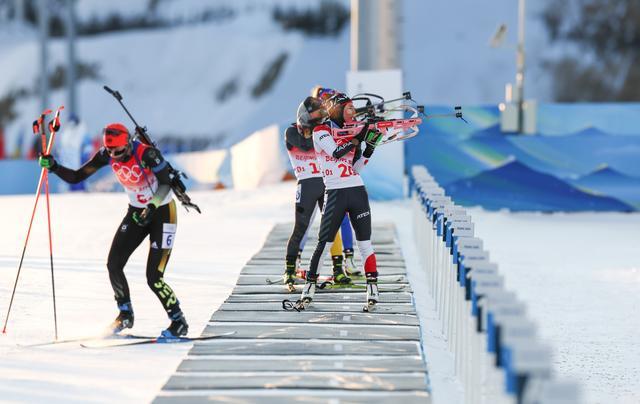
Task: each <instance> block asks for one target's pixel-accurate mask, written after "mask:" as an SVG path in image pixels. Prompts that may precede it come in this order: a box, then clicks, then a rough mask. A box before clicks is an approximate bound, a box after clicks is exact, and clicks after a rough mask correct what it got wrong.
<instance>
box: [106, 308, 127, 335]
mask: <svg viewBox="0 0 640 404" xmlns="http://www.w3.org/2000/svg"><path fill="white" fill-rule="evenodd" d="M118 309H120V313H119V314H118V317H116V319H115V320H113V323H111V326H109V330H110V332H111V333H113V334H118V333H119V332H120V331H122V330H124V329H125V328H131V327H133V307H132V306H131V303H124V304H119V305H118Z"/></svg>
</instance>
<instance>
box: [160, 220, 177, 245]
mask: <svg viewBox="0 0 640 404" xmlns="http://www.w3.org/2000/svg"><path fill="white" fill-rule="evenodd" d="M176 228H177V226H176V224H175V223H163V224H162V248H165V249H171V248H173V241H174V239H175V236H176Z"/></svg>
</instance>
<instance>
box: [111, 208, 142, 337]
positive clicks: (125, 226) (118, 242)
mask: <svg viewBox="0 0 640 404" xmlns="http://www.w3.org/2000/svg"><path fill="white" fill-rule="evenodd" d="M136 210H139V209H135V208H133V207H132V206H129V209H128V211H127V214H126V215H125V217H124V218H123V219H122V222H121V223H120V227H119V228H118V230H117V231H116V234H115V236H114V237H113V241H112V243H111V249H110V250H109V258H108V259H107V269H108V271H109V280H110V281H111V287H112V288H113V292H114V297H115V299H116V302H117V304H118V310H120V313H119V314H118V317H116V319H115V320H114V321H113V323H112V324H111V326H110V329H111V332H113V333H114V334H115V333H118V332H120V331H122V330H123V329H125V328H131V327H133V306H132V305H131V297H130V295H129V285H128V283H127V278H126V277H125V276H124V267H125V265H126V264H127V261H128V260H129V257H130V256H131V254H132V253H133V252H134V251H135V249H136V248H137V247H138V246H139V245H140V243H142V240H144V238H145V237H146V236H147V234H148V231H147V229H146V228H142V227H140V226H138V225H137V224H135V223H134V221H133V219H132V215H133V212H135V211H136Z"/></svg>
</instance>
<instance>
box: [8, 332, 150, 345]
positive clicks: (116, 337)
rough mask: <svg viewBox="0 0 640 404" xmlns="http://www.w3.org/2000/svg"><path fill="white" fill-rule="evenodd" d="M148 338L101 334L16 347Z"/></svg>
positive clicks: (143, 337)
mask: <svg viewBox="0 0 640 404" xmlns="http://www.w3.org/2000/svg"><path fill="white" fill-rule="evenodd" d="M149 338H155V337H151V336H149V335H134V334H103V335H93V336H89V337H79V338H68V339H59V340H55V341H47V342H39V343H36V344H29V345H18V346H20V347H23V348H33V347H39V346H47V345H59V344H70V343H73V342H83V341H92V340H106V341H110V340H126V339H149Z"/></svg>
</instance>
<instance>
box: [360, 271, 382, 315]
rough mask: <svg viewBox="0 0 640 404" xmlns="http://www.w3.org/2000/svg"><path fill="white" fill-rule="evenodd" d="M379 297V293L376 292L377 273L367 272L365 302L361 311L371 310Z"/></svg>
mask: <svg viewBox="0 0 640 404" xmlns="http://www.w3.org/2000/svg"><path fill="white" fill-rule="evenodd" d="M379 299H380V293H379V292H378V273H377V272H370V273H367V303H366V304H365V306H364V307H363V308H362V311H364V312H370V311H373V309H374V307H375V306H376V304H378V300H379Z"/></svg>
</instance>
